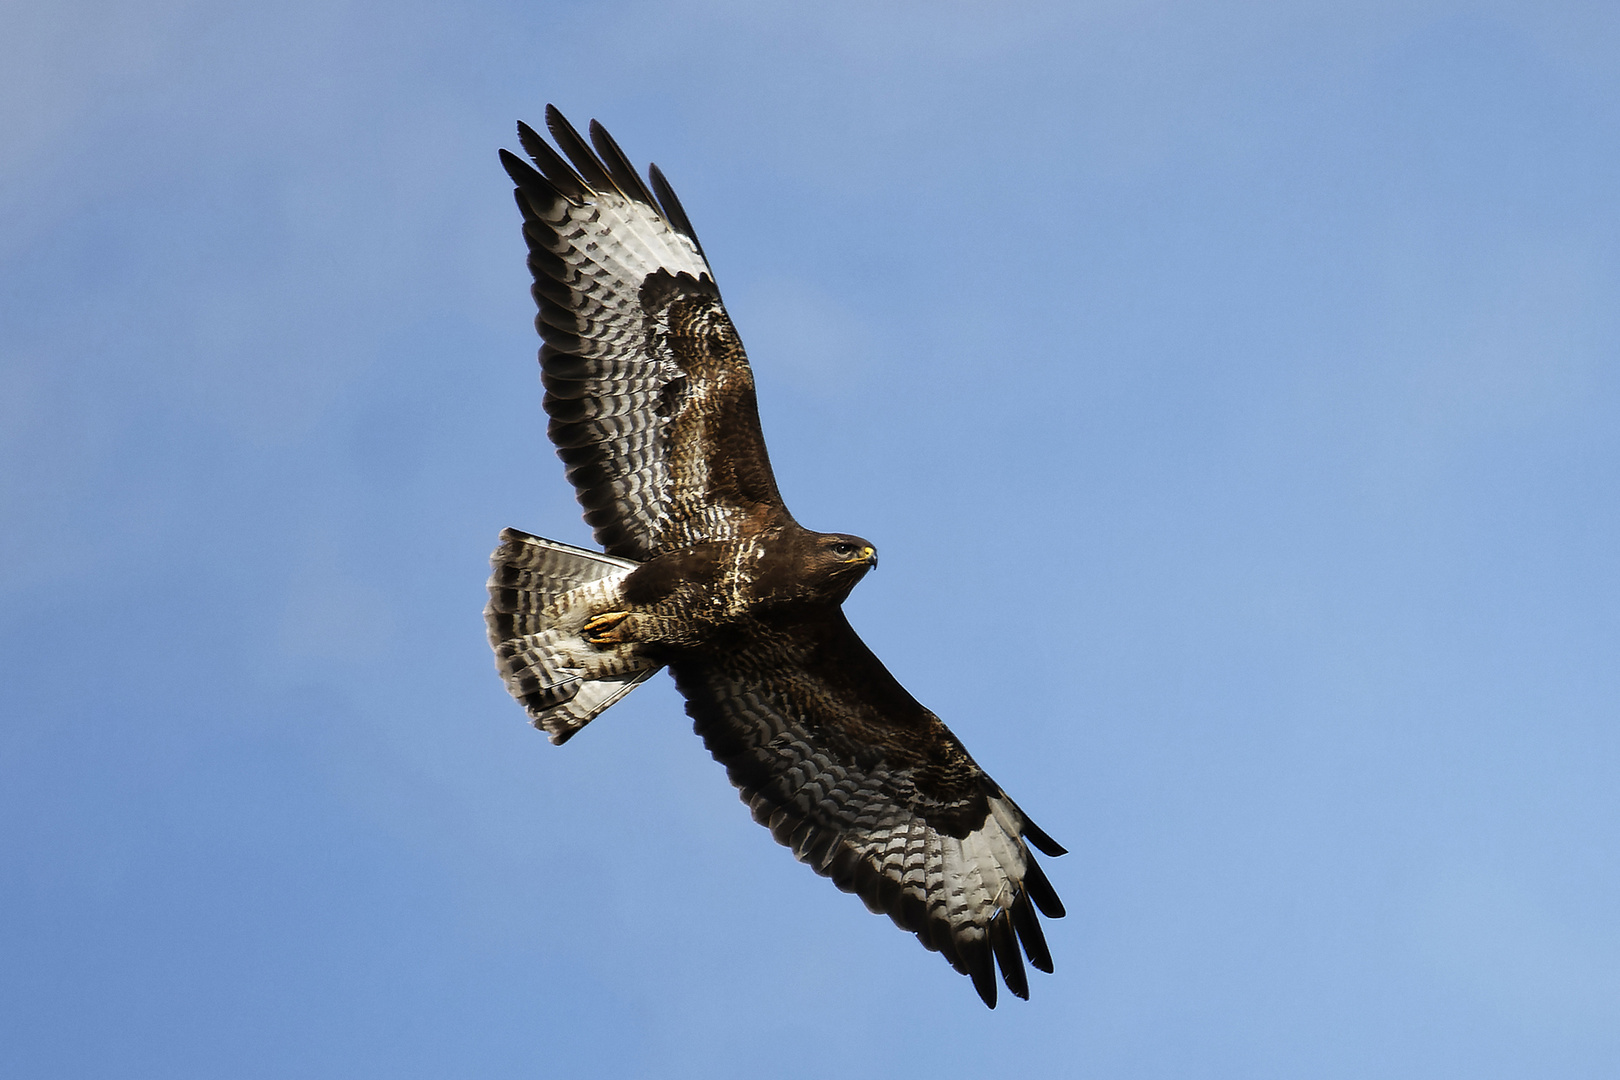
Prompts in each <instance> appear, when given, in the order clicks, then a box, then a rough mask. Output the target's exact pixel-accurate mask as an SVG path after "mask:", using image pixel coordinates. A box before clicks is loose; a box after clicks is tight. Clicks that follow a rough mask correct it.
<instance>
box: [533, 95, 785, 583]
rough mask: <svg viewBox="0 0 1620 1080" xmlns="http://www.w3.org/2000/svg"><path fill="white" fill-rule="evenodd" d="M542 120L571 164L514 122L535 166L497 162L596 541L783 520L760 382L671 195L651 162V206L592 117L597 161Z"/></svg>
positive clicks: (615, 547) (547, 373) (628, 551)
mask: <svg viewBox="0 0 1620 1080" xmlns="http://www.w3.org/2000/svg"><path fill="white" fill-rule="evenodd" d="M546 125H547V127H548V128H549V129H550V131H551V136H552V138H553V139H555V140H556V143H557V146H558V147H559V148H561V150H562V154H558V152H557V151H556V150H554V149H552V148H551V146H550V145H548V144H547V143H546V142H545V140H543V139H542V138H540V136H539V135H537V134H536V133H535V132H534V131H533V130H532V129H531V128H529V127H528V126H527V125H523V124H520V125H518V134H519V137H520V139H521V141H522V143H523V147H524V149H525V150H527V151H528V152H529V154H530V156H531V157H532V158H533V159H534V164H535V165H536V166H538V167H539V168H538V171H536V169H535V168H532V167H530V166H529V164H528V163H526V162H524V161H523V160H521V159H520V158H518V157H516V156H515V155H513V154H510V153H507V152H506V151H505V150H503V151H501V161H502V163H503V164H504V165H505V166H506V171H507V172H508V173H509V174H510V175H511V177H512V179H513V181H515V182H516V183H517V192H516V195H517V203H518V207H519V208H520V209H521V210H522V211H523V235H524V237H525V238H526V239H527V240H528V243H529V269H530V270H531V271H532V272H533V274H534V290H533V291H534V299H535V303H536V304H537V305H538V306H539V309H540V313H539V316H538V317H537V318H536V319H535V326H536V327H537V328H538V329H539V331H540V336H541V337H542V338H543V339H544V340H545V344H544V345H543V346H542V347H541V349H540V368H541V378H542V381H543V382H544V384H545V388H546V397H545V409H546V412H547V413H549V414H550V415H551V425H550V427H549V429H548V434H549V435H550V436H551V441H552V442H553V443H554V444H555V445H556V447H557V455H558V456H559V457H561V458H562V459H563V462H564V464H565V465H566V466H567V470H568V479H569V481H570V482H571V483H572V484H573V485H574V489H575V493H576V495H577V496H578V498H579V501H580V504H581V505H582V506H583V507H584V508H585V520H586V522H587V523H589V524H590V525H591V527H592V528H593V529H594V530H595V532H596V539H597V541H598V542H599V543H600V544H601V545H602V547H603V548H605V549H606V550H607V552H608V553H609V554H612V555H618V556H622V557H624V558H629V559H638V560H644V559H648V558H650V557H652V556H653V555H655V554H657V553H658V552H660V551H664V550H668V549H670V548H676V547H684V546H687V545H689V544H694V543H700V542H703V541H706V540H725V539H733V538H736V537H738V536H742V535H746V534H747V533H749V532H751V531H753V530H755V529H758V528H760V527H761V526H762V525H765V524H769V523H774V522H775V521H776V520H779V519H782V518H786V516H787V510H786V509H785V508H784V507H783V505H782V497H781V495H780V494H778V492H777V489H776V480H775V478H774V477H773V476H772V474H771V466H770V461H769V459H768V458H767V457H766V455H765V440H764V438H763V436H762V435H761V433H760V427H759V410H758V407H757V406H756V404H755V400H754V377H753V372H752V371H750V370H749V367H748V358H747V356H746V355H745V354H744V352H743V347H742V342H741V341H740V340H738V338H737V332H736V330H735V328H733V326H732V325H731V319H730V317H729V316H728V315H727V314H726V309H725V307H724V306H723V305H722V304H721V303H720V293H719V290H718V289H716V288H715V284H714V276H713V274H712V273H711V272H710V270H709V264H708V262H707V261H705V259H704V257H703V249H702V248H701V247H699V246H698V241H697V236H696V235H695V234H694V233H693V231H692V226H691V223H690V222H688V221H687V219H686V212H685V211H684V210H683V209H682V208H681V204H680V202H679V201H678V200H677V199H676V198H675V193H674V192H673V191H671V190H670V187H669V184H668V183H666V182H665V180H664V178H663V174H662V173H660V172H659V171H658V167H657V166H656V165H655V166H653V167H652V169H651V170H650V173H649V175H650V179H651V180H652V187H653V188H654V189H656V190H657V193H658V194H657V197H656V198H655V197H654V195H653V193H652V191H649V190H648V187H647V185H646V184H644V183H642V181H641V178H640V177H639V176H637V175H636V172H635V169H634V168H633V167H632V166H631V165H630V163H629V161H628V159H626V158H625V156H624V153H623V151H621V150H620V149H619V147H618V144H616V143H615V142H614V141H613V138H612V136H610V135H609V134H608V133H607V132H606V130H604V129H603V128H602V126H601V125H600V124H597V123H596V122H595V121H592V122H591V126H590V133H591V142H592V143H594V144H595V150H594V151H593V150H592V148H591V146H590V145H588V144H587V143H586V142H585V140H584V139H582V138H581V137H580V136H579V133H578V132H576V131H575V130H574V129H573V128H572V127H570V126H569V124H568V121H567V120H565V119H563V116H562V114H561V113H559V112H558V111H557V110H556V109H555V108H552V107H551V106H547V107H546ZM563 155H566V156H567V159H566V160H565V159H564V157H563ZM570 162H571V163H572V164H571V165H570Z"/></svg>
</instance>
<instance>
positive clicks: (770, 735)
mask: <svg viewBox="0 0 1620 1080" xmlns="http://www.w3.org/2000/svg"><path fill="white" fill-rule="evenodd" d="M546 126H547V128H549V130H550V132H551V137H552V139H553V140H554V141H555V144H556V148H555V149H554V148H553V147H552V146H551V145H550V144H548V143H547V142H546V141H545V140H544V139H542V138H541V137H540V136H539V135H538V134H536V133H535V131H534V130H533V129H532V128H530V127H528V126H527V125H525V124H519V125H518V135H519V140H520V141H521V143H522V146H523V149H524V150H525V151H527V152H528V154H529V156H530V158H531V159H532V160H533V164H532V165H531V164H530V163H529V162H526V161H524V160H522V159H521V158H519V157H517V156H516V155H514V154H511V153H508V152H507V151H505V150H502V151H501V161H502V163H503V164H504V165H505V167H506V171H507V172H508V173H509V174H510V175H511V177H512V179H513V181H514V182H515V183H516V184H517V190H516V192H515V194H516V196H517V204H518V209H519V210H521V211H522V214H523V235H524V238H525V239H526V240H527V241H528V247H529V269H530V271H531V272H532V273H533V275H534V286H533V295H534V300H535V303H536V304H537V305H538V307H539V314H538V316H537V317H536V319H535V326H536V327H537V328H538V329H539V331H540V337H541V338H542V340H543V344H542V346H541V348H540V371H541V381H542V383H543V385H544V386H545V401H544V405H545V411H546V412H547V413H548V414H549V415H550V417H551V422H550V425H549V427H548V428H547V433H548V434H549V435H550V437H551V441H552V442H553V443H554V444H555V445H556V448H557V456H558V457H560V458H562V460H563V463H564V465H565V466H566V471H567V476H568V480H569V482H570V483H572V484H573V486H574V490H575V494H576V495H577V497H578V499H579V502H580V504H581V505H582V506H583V507H584V509H585V520H586V522H587V523H588V524H589V525H591V526H592V528H593V529H594V530H595V537H596V540H597V542H598V543H600V544H601V545H602V548H603V550H602V551H600V552H597V551H588V550H585V549H581V548H576V547H572V546H570V545H567V544H561V543H557V542H556V541H553V540H545V539H542V538H540V537H538V536H531V535H529V534H528V533H523V532H519V531H517V530H516V529H506V530H504V531H503V532H502V533H501V541H500V547H499V548H497V549H496V551H495V554H494V556H493V557H492V559H491V562H492V564H493V566H494V572H493V575H492V576H491V577H490V579H489V605H488V607H487V609H486V611H485V617H486V619H487V621H488V626H489V640H490V644H491V645H492V646H493V647H494V650H495V656H496V667H497V669H498V670H499V671H500V673H501V676H502V678H503V679H504V680H505V681H506V686H507V689H508V690H510V691H511V693H512V696H513V697H515V698H517V699H518V701H520V702H522V703H523V705H524V707H525V708H526V709H527V710H528V714H529V716H530V718H531V719H532V721H533V723H534V725H535V726H536V727H538V728H540V729H542V730H544V731H545V732H546V733H547V735H548V736H550V738H551V741H552V742H554V743H563V742H566V741H567V740H568V739H569V738H571V737H573V736H574V735H575V734H577V733H578V732H579V730H580V729H581V728H582V727H584V726H585V725H586V724H588V723H589V722H590V721H591V719H592V718H593V717H595V716H596V715H597V714H599V713H600V712H602V710H604V709H606V708H607V707H608V706H610V705H612V704H613V703H614V702H615V701H617V700H619V699H620V698H621V697H623V696H624V695H625V694H627V693H629V692H630V691H631V690H633V689H634V688H635V687H636V686H637V685H638V684H639V683H641V682H643V681H645V680H646V679H648V678H650V677H651V676H652V675H654V674H655V673H656V672H657V671H658V670H659V669H660V668H664V667H667V668H669V670H670V673H671V674H672V675H673V676H674V678H675V685H676V687H677V688H678V689H679V691H680V692H681V694H682V695H684V696H685V698H686V711H687V713H688V714H689V715H690V716H691V717H692V720H693V722H694V727H695V729H696V731H697V733H698V735H700V736H701V737H702V738H703V742H704V744H705V745H706V746H707V747H708V749H709V751H710V752H711V753H712V754H713V755H714V757H715V759H716V760H717V761H719V762H720V763H721V764H723V765H724V766H725V767H726V772H727V774H728V775H729V777H730V779H731V782H732V783H733V784H734V785H736V787H737V789H738V792H739V793H740V795H741V797H742V800H743V801H744V802H745V803H747V804H748V807H749V809H750V810H751V811H752V812H753V816H754V820H756V821H758V822H759V823H760V824H761V825H764V826H766V827H767V828H769V829H770V831H771V835H772V836H774V837H775V838H776V839H777V841H778V842H780V843H782V844H784V845H786V846H787V847H788V848H790V849H792V851H793V854H794V857H795V858H797V859H798V860H799V861H801V862H803V863H805V864H807V865H809V866H810V867H811V868H812V869H814V870H815V871H816V873H818V874H821V875H823V876H825V877H828V878H831V879H832V881H833V883H834V884H835V885H837V886H838V887H839V888H840V889H842V890H844V891H845V892H854V893H857V894H859V895H860V897H861V899H863V900H864V901H865V902H866V905H867V907H869V908H870V909H871V910H872V911H874V912H880V913H884V914H887V915H888V916H889V917H890V918H891V919H893V920H894V922H895V924H896V925H898V926H900V927H901V928H902V929H904V930H908V931H910V932H912V933H914V934H916V935H917V938H918V940H920V941H921V942H922V943H923V945H925V946H926V947H927V948H929V949H932V950H936V951H938V952H940V953H942V954H943V955H944V956H945V958H946V959H947V960H949V961H950V963H951V966H952V967H954V968H955V969H956V970H957V971H959V972H962V973H963V974H965V975H968V976H970V977H971V978H972V980H973V986H974V988H975V989H976V990H977V991H978V993H979V996H980V997H981V998H983V1000H984V1002H985V1004H986V1005H988V1006H990V1007H991V1008H994V1007H995V1003H996V979H995V972H996V967H997V966H998V965H999V967H1000V969H1001V975H1002V979H1003V980H1004V981H1005V983H1006V984H1007V987H1008V989H1010V990H1011V991H1012V992H1013V993H1014V994H1016V995H1017V996H1019V997H1021V998H1027V997H1028V996H1029V982H1028V978H1027V977H1026V975H1025V972H1024V962H1023V959H1022V958H1021V957H1020V955H1019V946H1020V945H1022V947H1023V955H1024V956H1027V957H1028V958H1029V962H1030V963H1031V964H1032V965H1033V966H1034V967H1036V968H1038V969H1040V970H1041V971H1046V972H1050V971H1051V970H1052V956H1051V953H1050V951H1049V950H1048V948H1047V945H1046V940H1045V936H1044V934H1043V933H1042V930H1041V925H1040V922H1039V921H1038V919H1037V918H1036V914H1035V912H1036V909H1037V908H1038V909H1039V910H1040V911H1041V912H1042V913H1043V914H1045V915H1046V916H1047V917H1049V918H1054V919H1055V918H1059V917H1061V916H1062V915H1063V904H1062V902H1061V901H1059V899H1058V896H1057V893H1056V892H1055V891H1054V890H1053V888H1052V886H1051V884H1050V883H1049V882H1048V881H1047V878H1046V875H1045V874H1044V873H1042V871H1041V868H1040V867H1039V866H1038V865H1037V864H1036V862H1035V858H1034V856H1033V855H1032V854H1031V853H1030V850H1029V846H1028V845H1033V846H1034V847H1035V848H1037V849H1039V850H1040V851H1041V852H1043V853H1045V854H1047V855H1053V856H1056V855H1062V854H1063V853H1064V850H1063V848H1062V847H1060V846H1058V844H1057V843H1056V842H1054V841H1053V840H1052V839H1051V838H1050V837H1049V836H1047V835H1046V834H1045V833H1044V832H1042V831H1041V830H1040V829H1039V828H1037V827H1036V826H1035V825H1034V823H1032V822H1031V821H1030V820H1029V818H1028V817H1027V816H1026V815H1025V814H1024V812H1023V811H1022V810H1020V809H1019V808H1018V806H1017V804H1015V803H1014V802H1013V801H1012V799H1011V798H1009V797H1008V796H1007V794H1006V792H1004V791H1002V790H1001V788H1000V787H999V786H998V785H997V784H996V782H995V781H994V780H992V779H990V777H989V776H987V775H986V774H985V772H984V770H983V769H981V768H979V766H978V765H977V764H975V763H974V761H973V759H972V758H971V757H969V756H968V753H967V751H966V750H965V749H963V747H962V744H961V743H960V742H959V741H958V740H957V738H956V736H955V735H953V734H951V732H950V730H949V729H948V728H947V727H946V726H945V725H944V724H943V723H941V722H940V720H939V718H938V717H937V716H935V715H934V714H933V713H932V712H930V711H928V710H927V709H926V708H924V707H923V706H922V705H920V704H918V702H917V700H916V699H915V698H913V697H912V696H911V695H910V694H909V693H907V692H906V690H905V689H904V688H903V687H902V686H901V685H900V683H899V682H897V681H896V680H895V678H894V676H892V675H890V674H889V672H888V670H887V669H886V668H884V666H883V664H882V663H881V662H880V661H879V660H878V658H877V657H876V656H874V655H873V654H872V652H871V650H869V649H868V648H867V647H866V646H865V645H864V644H863V643H862V642H861V639H860V638H859V637H857V636H856V634H855V631H854V630H853V629H852V628H851V627H850V625H849V622H848V621H847V620H846V619H845V617H844V613H843V610H842V604H843V602H844V600H845V598H847V597H848V596H849V593H850V590H851V589H853V588H854V587H855V584H856V582H858V581H860V580H861V578H862V577H864V576H865V575H866V573H867V571H869V570H871V569H872V568H873V567H874V566H876V565H877V552H876V551H875V550H874V548H873V547H872V545H871V544H870V543H868V542H867V541H865V540H863V539H861V538H860V537H858V536H851V535H847V534H844V533H818V532H811V531H810V530H808V529H806V528H804V527H803V526H801V525H800V524H799V523H798V522H797V521H795V520H794V519H793V516H792V515H791V514H789V513H788V510H787V507H786V506H785V505H784V504H783V502H782V496H781V495H780V494H779V493H778V491H777V488H776V480H775V478H774V477H773V476H772V473H771V465H770V461H769V459H768V458H767V456H766V453H765V441H764V437H763V436H762V434H761V432H760V424H759V411H758V408H757V406H756V404H755V397H754V379H753V373H752V372H751V370H750V369H749V366H748V360H747V357H746V356H745V355H744V353H743V347H742V342H741V341H739V340H738V338H737V331H736V330H735V329H734V328H733V326H732V324H731V319H730V318H729V317H728V316H727V315H726V309H725V307H724V306H723V305H722V304H721V302H720V293H719V291H718V290H717V289H716V288H715V283H714V275H713V274H712V273H711V272H710V270H709V264H708V261H707V260H706V259H705V258H704V254H703V247H702V245H701V244H699V243H698V238H697V234H696V233H695V232H693V230H692V225H691V222H690V221H688V220H687V217H686V212H685V211H684V210H683V209H682V208H681V204H680V202H679V200H677V199H676V197H675V193H674V192H673V191H672V190H671V189H670V186H669V184H668V182H667V181H665V179H664V176H663V174H662V173H661V172H659V170H658V167H657V166H656V165H654V166H652V167H651V169H649V171H648V181H650V186H649V183H647V182H643V180H642V179H641V177H640V176H639V175H637V173H636V171H635V168H634V167H633V166H632V165H631V164H630V162H629V160H628V159H627V158H626V157H625V155H624V153H623V151H621V150H620V149H619V147H618V144H617V143H615V142H614V141H613V138H612V136H610V135H609V134H608V133H607V132H606V131H605V130H604V129H603V128H602V126H601V125H600V124H597V123H596V122H595V121H592V123H591V125H590V142H586V141H585V139H583V138H582V137H581V136H580V135H579V133H578V132H577V131H575V130H574V128H573V127H571V126H570V125H569V123H568V121H567V120H566V119H564V118H563V116H562V114H561V113H559V112H558V111H557V110H556V109H555V108H552V107H550V106H548V107H547V109H546ZM559 151H561V152H560V153H559Z"/></svg>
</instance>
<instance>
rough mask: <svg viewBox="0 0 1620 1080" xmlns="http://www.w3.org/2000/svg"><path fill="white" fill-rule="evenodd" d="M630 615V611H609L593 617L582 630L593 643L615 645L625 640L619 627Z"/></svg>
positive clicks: (587, 639) (586, 638)
mask: <svg viewBox="0 0 1620 1080" xmlns="http://www.w3.org/2000/svg"><path fill="white" fill-rule="evenodd" d="M629 617H630V613H629V612H628V611H609V612H607V613H605V614H602V615H597V616H594V617H593V618H591V619H590V621H588V622H587V623H586V624H585V625H584V626H583V627H581V628H580V632H581V633H582V634H583V635H584V636H585V640H586V641H588V642H590V643H591V644H592V645H615V644H617V643H619V642H621V641H623V640H624V635H622V634H620V633H619V632H618V628H619V626H620V624H622V623H623V622H624V620H626V619H628V618H629Z"/></svg>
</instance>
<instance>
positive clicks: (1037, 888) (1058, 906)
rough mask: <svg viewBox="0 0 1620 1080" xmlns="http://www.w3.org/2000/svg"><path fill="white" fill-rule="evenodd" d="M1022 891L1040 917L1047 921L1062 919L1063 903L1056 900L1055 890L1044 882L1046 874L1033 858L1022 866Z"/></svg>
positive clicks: (1047, 882) (1048, 882)
mask: <svg viewBox="0 0 1620 1080" xmlns="http://www.w3.org/2000/svg"><path fill="white" fill-rule="evenodd" d="M1024 891H1025V892H1027V893H1029V898H1030V899H1031V900H1033V901H1035V906H1036V907H1038V908H1040V909H1041V914H1042V915H1045V916H1046V917H1047V918H1048V919H1061V918H1063V916H1064V914H1065V912H1064V910H1063V901H1062V900H1059V899H1058V894H1057V890H1056V889H1054V888H1052V883H1051V882H1050V881H1048V880H1046V872H1045V871H1044V870H1042V869H1041V865H1040V863H1038V862H1036V861H1035V860H1034V859H1033V858H1031V859H1030V860H1029V862H1028V863H1027V864H1025V866H1024Z"/></svg>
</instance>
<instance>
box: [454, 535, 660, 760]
mask: <svg viewBox="0 0 1620 1080" xmlns="http://www.w3.org/2000/svg"><path fill="white" fill-rule="evenodd" d="M490 565H491V566H492V567H493V572H492V573H491V574H490V578H489V604H488V606H487V607H485V609H484V620H485V622H486V623H487V625H488V627H489V643H490V646H491V647H492V648H493V649H494V650H495V669H496V670H497V671H499V672H500V673H501V678H502V679H503V680H505V682H506V689H507V690H508V691H509V692H510V693H511V695H512V696H513V697H514V698H516V699H517V700H518V701H520V702H522V703H523V707H524V708H525V709H526V710H527V711H528V713H529V718H530V720H531V721H532V722H533V724H534V726H535V727H537V728H540V729H541V730H543V731H544V732H545V733H546V734H547V736H548V737H549V738H550V739H551V741H552V742H554V743H558V744H561V743H564V742H567V741H568V740H569V739H570V738H571V737H572V736H573V735H574V733H575V732H577V731H578V730H579V729H580V728H582V727H584V726H585V725H586V724H588V723H590V722H591V720H592V719H594V718H595V717H596V716H597V715H598V714H599V713H601V712H602V711H603V710H604V709H606V708H607V707H608V706H610V705H612V704H613V703H614V702H615V701H618V700H619V699H620V698H622V697H624V695H626V694H628V693H629V692H630V691H631V690H634V689H635V688H636V687H637V686H638V685H640V684H641V683H643V682H645V681H646V680H647V679H649V678H651V677H652V676H653V675H654V674H655V673H657V671H658V665H651V666H649V665H648V664H647V663H646V661H644V660H641V659H640V658H639V657H636V656H634V655H632V654H631V653H630V651H629V650H627V649H606V650H603V649H598V648H596V647H594V646H592V645H591V644H590V643H589V642H587V641H585V639H584V638H583V637H581V635H580V627H581V626H582V625H583V624H584V622H585V620H586V619H587V618H589V616H590V614H591V612H592V610H593V609H595V610H601V609H602V605H603V604H604V603H605V602H606V601H607V600H608V599H609V598H610V597H612V596H614V595H616V593H617V591H618V587H619V586H620V585H621V584H622V583H623V581H624V579H625V578H626V577H628V576H629V575H630V573H631V571H633V570H634V569H635V568H636V565H637V564H636V563H634V562H631V561H630V560H628V559H619V558H615V557H614V556H612V555H604V554H602V553H601V552H598V551H587V550H586V549H584V548H576V547H573V546H571V545H568V544H559V543H557V542H556V541H555V540H546V539H544V538H542V537H539V536H531V535H530V534H528V533H525V532H519V531H518V530H517V529H504V530H502V532H501V546H500V547H498V548H496V549H495V554H494V555H492V556H491V557H490Z"/></svg>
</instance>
